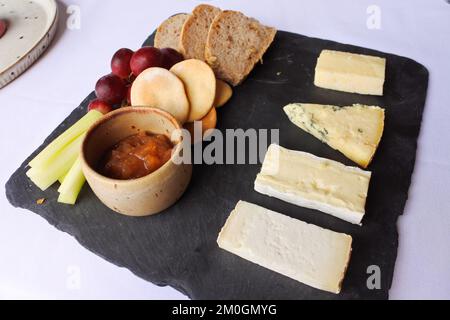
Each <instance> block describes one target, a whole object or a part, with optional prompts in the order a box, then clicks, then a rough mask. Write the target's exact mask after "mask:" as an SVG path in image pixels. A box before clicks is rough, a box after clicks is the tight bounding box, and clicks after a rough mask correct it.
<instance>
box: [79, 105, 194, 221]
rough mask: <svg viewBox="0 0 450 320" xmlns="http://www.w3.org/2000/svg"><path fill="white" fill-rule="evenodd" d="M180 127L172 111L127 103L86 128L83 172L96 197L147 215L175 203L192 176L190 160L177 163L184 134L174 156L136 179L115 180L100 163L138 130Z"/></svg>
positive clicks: (166, 130) (123, 210) (158, 131)
mask: <svg viewBox="0 0 450 320" xmlns="http://www.w3.org/2000/svg"><path fill="white" fill-rule="evenodd" d="M177 129H180V125H179V123H178V122H177V121H176V120H175V118H174V117H172V116H171V115H170V114H169V113H167V112H164V111H162V110H159V109H155V108H140V107H133V108H131V107H128V108H121V109H119V110H116V111H113V112H111V113H109V114H107V115H106V116H104V117H103V118H102V119H100V120H99V121H98V122H97V123H96V124H94V125H93V127H92V128H91V129H90V130H89V131H88V132H87V134H86V137H85V139H84V142H83V145H82V151H81V161H82V169H83V173H84V175H85V176H86V180H87V182H88V183H89V185H90V187H91V188H92V190H93V191H94V193H95V194H96V195H97V197H98V198H99V199H100V201H102V202H103V203H104V204H105V205H106V206H107V207H109V208H110V209H112V210H114V211H116V212H118V213H121V214H124V215H128V216H148V215H153V214H157V213H160V212H161V211H164V210H165V209H167V208H169V207H170V206H172V205H173V204H174V203H175V202H176V201H177V200H178V199H179V198H180V197H181V196H182V195H183V193H184V192H185V190H186V188H187V186H188V185H189V182H190V180H191V176H192V165H191V164H175V162H174V161H173V159H174V157H176V156H179V155H180V153H181V152H182V143H181V138H177V139H176V140H175V141H174V140H172V142H173V143H174V144H175V148H174V152H173V154H172V158H171V160H169V161H168V162H167V163H166V164H165V165H164V166H162V167H161V168H160V169H158V170H157V171H155V172H153V173H151V174H149V175H147V176H145V177H142V178H139V179H133V180H115V179H111V178H108V177H105V176H103V175H101V174H99V173H98V172H97V170H96V168H97V166H98V163H99V162H100V160H101V158H102V156H103V155H104V154H105V152H106V151H108V150H109V149H111V148H112V147H113V146H114V145H115V144H117V143H118V142H119V141H121V140H122V139H124V138H126V137H128V136H131V135H133V134H137V133H139V132H145V131H148V132H152V133H155V134H166V135H167V136H168V137H169V138H171V139H173V138H172V133H173V132H174V131H175V130H177Z"/></svg>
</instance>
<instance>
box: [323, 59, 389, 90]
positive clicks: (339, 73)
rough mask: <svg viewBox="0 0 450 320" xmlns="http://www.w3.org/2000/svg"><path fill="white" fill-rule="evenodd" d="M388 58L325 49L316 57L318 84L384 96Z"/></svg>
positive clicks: (326, 87) (324, 86) (334, 88)
mask: <svg viewBox="0 0 450 320" xmlns="http://www.w3.org/2000/svg"><path fill="white" fill-rule="evenodd" d="M385 73H386V59H384V58H379V57H374V56H367V55H363V54H354V53H348V52H341V51H333V50H323V51H322V52H321V54H320V56H319V59H318V60H317V65H316V74H315V78H314V84H315V85H316V86H317V87H321V88H325V89H332V90H338V91H344V92H350V93H359V94H368V95H377V96H382V95H383V86H384V80H385Z"/></svg>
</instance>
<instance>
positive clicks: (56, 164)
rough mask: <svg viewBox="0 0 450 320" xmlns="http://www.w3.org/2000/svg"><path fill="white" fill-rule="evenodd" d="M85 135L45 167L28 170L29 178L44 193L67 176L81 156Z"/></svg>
mask: <svg viewBox="0 0 450 320" xmlns="http://www.w3.org/2000/svg"><path fill="white" fill-rule="evenodd" d="M84 136H85V134H82V135H81V136H79V137H78V138H76V139H75V141H73V142H72V143H70V144H69V145H67V146H66V147H65V148H64V149H63V150H62V151H61V152H59V153H58V156H57V157H56V158H55V159H53V161H51V162H50V163H48V164H47V165H46V166H44V167H34V168H31V169H30V170H28V172H27V176H28V177H29V178H30V179H31V181H33V183H34V184H35V185H36V186H38V187H39V188H40V189H41V190H42V191H45V190H46V189H47V188H48V187H50V186H51V185H52V184H54V183H55V182H56V181H58V179H59V178H60V177H61V176H63V175H65V174H66V173H67V172H68V171H69V170H70V168H71V167H72V165H73V164H74V163H75V160H76V159H77V157H78V156H79V154H80V149H81V143H82V142H83V139H84Z"/></svg>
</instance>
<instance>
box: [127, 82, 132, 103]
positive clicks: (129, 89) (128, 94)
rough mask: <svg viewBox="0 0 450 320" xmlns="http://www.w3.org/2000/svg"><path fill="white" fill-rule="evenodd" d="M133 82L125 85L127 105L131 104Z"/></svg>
mask: <svg viewBox="0 0 450 320" xmlns="http://www.w3.org/2000/svg"><path fill="white" fill-rule="evenodd" d="M132 85H133V84H129V85H127V103H128V105H129V106H131V86H132Z"/></svg>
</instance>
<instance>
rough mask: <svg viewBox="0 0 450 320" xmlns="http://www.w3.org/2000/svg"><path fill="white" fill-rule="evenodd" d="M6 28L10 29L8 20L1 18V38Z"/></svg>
mask: <svg viewBox="0 0 450 320" xmlns="http://www.w3.org/2000/svg"><path fill="white" fill-rule="evenodd" d="M6 29H8V24H7V22H6V20H2V19H0V38H1V37H3V35H4V34H5V33H6Z"/></svg>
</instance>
